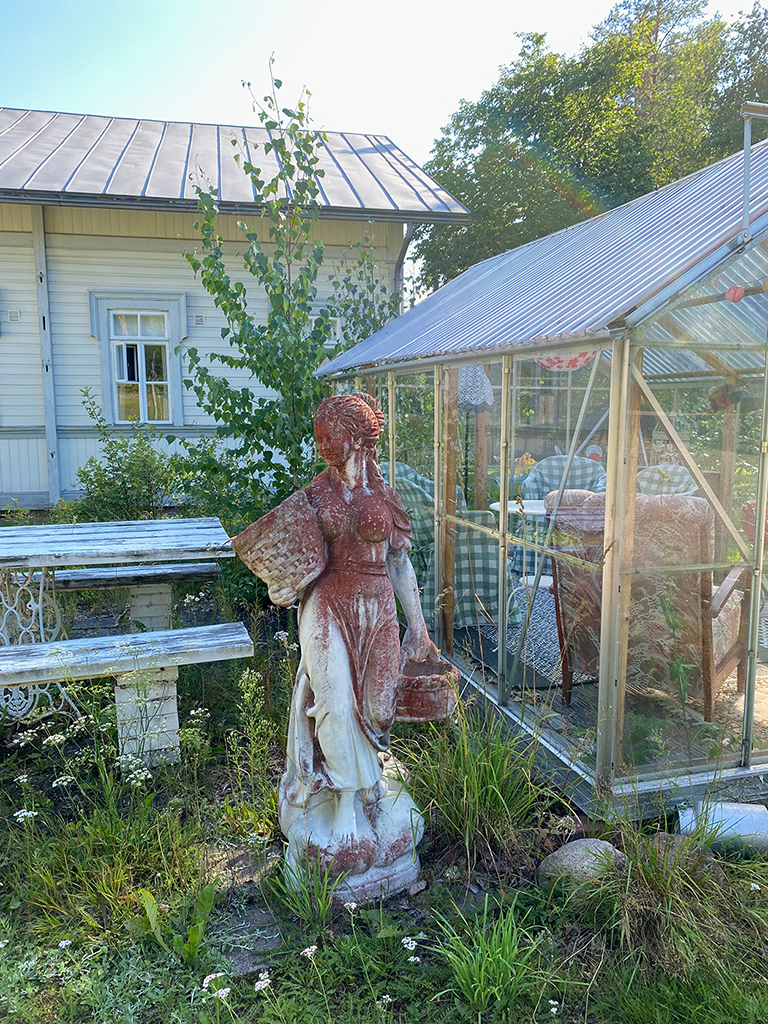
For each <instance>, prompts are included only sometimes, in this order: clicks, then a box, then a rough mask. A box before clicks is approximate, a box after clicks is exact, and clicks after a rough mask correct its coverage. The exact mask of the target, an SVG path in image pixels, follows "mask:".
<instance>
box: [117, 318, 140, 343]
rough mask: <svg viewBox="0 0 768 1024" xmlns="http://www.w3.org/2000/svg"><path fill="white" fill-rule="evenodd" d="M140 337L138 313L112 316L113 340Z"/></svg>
mask: <svg viewBox="0 0 768 1024" xmlns="http://www.w3.org/2000/svg"><path fill="white" fill-rule="evenodd" d="M138 336H139V314H138V313H113V314H112V337H113V338H138Z"/></svg>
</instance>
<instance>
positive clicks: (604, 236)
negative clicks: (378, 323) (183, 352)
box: [318, 140, 768, 375]
mask: <svg viewBox="0 0 768 1024" xmlns="http://www.w3.org/2000/svg"><path fill="white" fill-rule="evenodd" d="M743 160H744V155H743V152H738V153H735V154H734V155H733V156H730V157H727V158H726V159H724V160H721V161H719V162H718V163H715V164H711V165H710V166H709V167H705V168H704V169H703V170H701V171H697V172H696V173H694V174H691V175H689V176H688V177H686V178H682V179H681V180H680V181H676V182H673V183H672V184H670V185H667V186H665V187H664V188H662V189H659V190H658V191H656V192H651V193H649V194H648V195H646V196H641V197H640V198H639V199H635V200H633V201H632V202H630V203H626V204H625V205H624V206H619V207H617V208H616V209H615V210H611V211H610V212H608V213H605V214H602V215H600V216H598V217H594V218H593V219H591V220H586V221H581V222H580V223H578V224H575V225H573V226H572V227H569V228H565V229H564V230H562V231H558V232H555V233H554V234H551V235H547V236H545V237H544V238H539V239H536V240H535V241H533V242H529V243H527V244H526V245H522V246H520V247H519V248H517V249H513V250H512V251H511V252H507V253H502V254H501V255H499V256H494V257H492V258H491V259H488V260H484V261H483V262H482V263H478V264H476V265H475V266H473V267H470V268H469V269H468V270H466V271H464V273H463V274H460V275H459V276H458V277H456V278H455V279H454V280H453V281H450V282H448V284H446V285H443V287H442V288H439V289H438V290H437V291H436V292H434V293H433V294H432V295H430V296H429V297H428V298H426V299H424V300H423V301H422V302H420V303H419V304H418V305H417V306H415V307H414V308H413V309H411V310H409V311H408V312H407V313H405V314H404V315H403V316H402V317H400V318H399V319H397V320H395V321H393V322H392V323H390V324H388V325H387V326H386V327H384V328H382V330H380V331H378V332H377V333H376V334H373V335H371V337H370V338H367V339H366V340H365V341H362V342H360V343H359V344H358V345H356V346H355V347H354V348H352V349H350V350H349V351H347V352H345V353H343V354H342V355H340V356H337V357H336V359H334V360H332V361H331V362H329V363H326V364H325V365H324V366H323V367H322V368H321V370H319V371H318V373H319V374H322V375H327V374H333V373H339V372H349V371H351V370H354V369H355V368H357V367H362V366H375V365H378V364H389V365H391V364H396V363H400V362H411V361H413V360H418V359H430V360H431V361H433V362H435V361H437V360H438V359H445V360H446V361H449V360H450V359H452V358H459V357H462V356H463V357H466V356H467V355H470V354H471V353H473V352H477V353H483V354H484V355H485V356H490V355H492V354H496V353H501V352H502V351H505V350H509V349H511V348H517V347H519V346H525V345H536V344H541V343H543V342H550V341H554V340H558V339H563V340H565V339H580V338H584V339H589V338H590V337H591V336H595V335H601V336H603V337H605V335H606V332H607V331H609V330H610V329H611V328H615V327H617V326H623V322H624V318H625V317H627V316H629V314H630V313H631V312H632V311H633V310H636V311H637V312H638V313H641V316H642V319H643V320H646V319H647V318H648V317H649V316H650V315H651V314H652V313H653V312H654V310H655V309H656V307H657V306H659V305H661V304H663V303H664V302H668V301H670V299H671V298H673V297H674V295H675V293H676V291H681V290H683V288H684V287H685V286H689V285H690V284H691V283H693V282H694V281H697V280H698V279H699V278H700V277H701V276H702V275H703V274H705V273H708V272H710V271H711V270H713V269H714V267H715V266H716V265H720V264H722V263H723V262H724V261H725V260H727V258H728V257H729V256H732V255H733V253H734V252H736V251H737V250H738V249H739V247H740V246H741V245H742V241H741V238H740V232H741V217H742V203H743ZM766 214H768V140H766V141H765V142H761V143H759V144H758V145H756V146H754V147H753V149H752V160H751V191H750V223H751V225H752V230H753V232H754V233H757V231H758V230H763V229H764V228H766V227H768V220H766ZM728 305H731V304H730V303H729V304H728ZM641 306H643V309H642V311H640V310H639V308H638V307H641ZM709 308H710V309H711V307H709ZM752 333H753V332H752ZM764 337H765V336H764V335H763V340H764Z"/></svg>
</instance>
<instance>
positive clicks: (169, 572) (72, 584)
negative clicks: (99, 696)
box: [33, 562, 221, 629]
mask: <svg viewBox="0 0 768 1024" xmlns="http://www.w3.org/2000/svg"><path fill="white" fill-rule="evenodd" d="M220 578H221V566H220V565H219V564H218V563H217V562H195V563H171V564H166V565H115V566H112V565H110V566H95V567H93V566H90V567H88V568H85V569H57V570H56V572H55V574H54V575H51V574H50V573H48V574H46V576H45V578H44V589H45V590H46V591H47V592H49V593H50V592H51V591H54V590H55V591H56V592H62V593H64V592H71V591H77V590H107V589H111V588H113V587H125V588H127V589H128V601H129V606H130V610H131V619H132V620H133V621H134V622H140V623H141V624H142V625H143V626H145V627H146V628H147V629H170V626H171V612H172V608H173V605H172V598H171V585H172V584H174V583H207V582H209V581H210V580H218V579H220ZM41 579H43V577H42V576H41V574H40V573H35V574H34V576H33V581H34V582H35V583H36V584H39V583H40V581H41Z"/></svg>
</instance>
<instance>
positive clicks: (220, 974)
mask: <svg viewBox="0 0 768 1024" xmlns="http://www.w3.org/2000/svg"><path fill="white" fill-rule="evenodd" d="M225 973H226V972H225V971H217V972H216V974H209V975H208V976H207V977H206V978H204V979H203V988H204V989H207V988H208V986H209V985H210V984H211V982H212V981H215V980H216V978H223V977H224V975H225Z"/></svg>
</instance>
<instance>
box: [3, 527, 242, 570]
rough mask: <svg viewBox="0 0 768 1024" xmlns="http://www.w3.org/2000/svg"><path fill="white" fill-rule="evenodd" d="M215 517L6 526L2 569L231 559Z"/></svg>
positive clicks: (228, 548)
mask: <svg viewBox="0 0 768 1024" xmlns="http://www.w3.org/2000/svg"><path fill="white" fill-rule="evenodd" d="M233 557H234V551H233V550H232V548H231V547H230V546H229V542H228V537H227V533H226V530H225V529H224V527H223V526H222V525H221V523H220V522H219V520H218V519H216V518H214V517H209V518H205V519H140V520H136V521H134V522H114V523H53V524H47V525H43V526H4V527H3V528H2V533H0V568H9V569H10V568H23V567H26V566H32V567H33V568H38V567H42V566H51V565H53V566H58V565H83V564H84V563H86V564H88V565H111V564H113V563H115V562H163V561H168V562H170V561H176V562H184V561H187V560H189V559H201V558H202V559H204V558H233Z"/></svg>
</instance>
